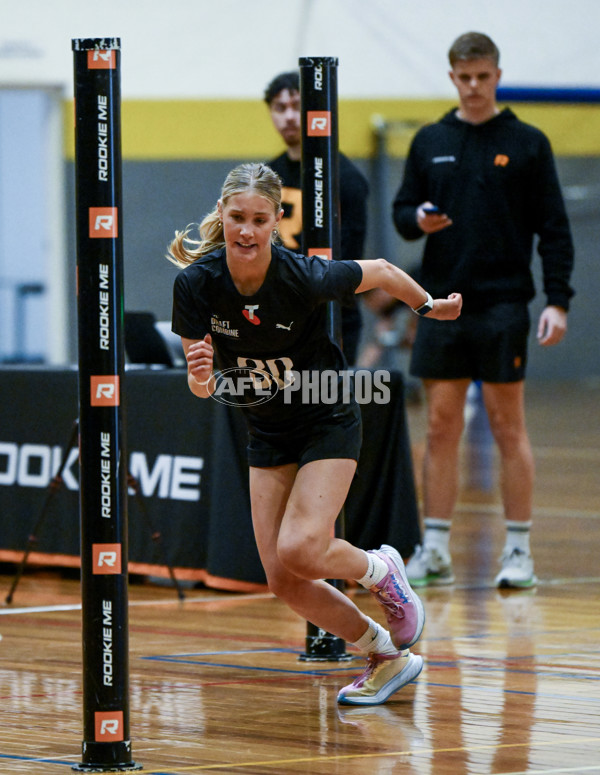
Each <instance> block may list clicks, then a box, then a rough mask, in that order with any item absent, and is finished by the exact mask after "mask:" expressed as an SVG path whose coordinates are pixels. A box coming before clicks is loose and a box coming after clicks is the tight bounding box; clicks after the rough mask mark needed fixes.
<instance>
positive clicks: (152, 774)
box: [144, 737, 600, 775]
mask: <svg viewBox="0 0 600 775" xmlns="http://www.w3.org/2000/svg"><path fill="white" fill-rule="evenodd" d="M565 743H568V745H574V744H580V743H600V737H582V738H573V739H569V740H566V741H565V740H563V739H561V740H549V741H548V742H539V743H538V742H536V743H534V744H532V743H531V742H528V743H502V744H500V745H493V744H488V745H470V746H457V747H456V748H420V749H419V750H417V751H411V750H409V751H387V752H382V753H365V754H341V755H338V756H305V757H302V758H298V759H273V760H271V761H268V760H267V761H253V762H231V761H230V762H227V764H200V765H193V766H190V767H176V768H175V769H174V770H172V775H176V773H183V772H202V771H206V770H223V769H226V768H231V767H235V768H238V767H274V766H281V765H288V766H289V765H293V764H314V763H317V762H341V761H350V760H358V759H381V758H391V757H392V756H413V757H417V756H425V755H427V756H429V755H432V754H440V753H461V752H462V753H474V752H476V751H489V750H498V749H500V748H502V749H508V748H525V747H531V746H532V745H535V747H536V748H539V747H551V746H557V745H564V744H565ZM594 767H595V768H596V769H600V765H593V767H592V769H593V768H594ZM169 769H170V768H169ZM583 769H584V768H582V767H576V768H574V769H571V770H565V769H559V770H557V769H552V770H536V771H535V775H550V773H560V772H577V771H582V770H583ZM164 772H165V768H164V767H162V768H160V769H158V770H146V769H145V770H144V773H145V775H161V773H164ZM499 775H502V773H500V774H499ZM504 775H528V773H510V774H509V773H505V774H504Z"/></svg>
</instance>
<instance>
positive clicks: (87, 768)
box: [71, 762, 143, 772]
mask: <svg viewBox="0 0 600 775" xmlns="http://www.w3.org/2000/svg"><path fill="white" fill-rule="evenodd" d="M142 768H143V765H142V764H138V763H136V762H130V763H129V764H107V765H102V764H83V763H80V764H74V765H73V766H72V767H71V769H72V770H74V771H75V772H131V771H132V770H141V769H142Z"/></svg>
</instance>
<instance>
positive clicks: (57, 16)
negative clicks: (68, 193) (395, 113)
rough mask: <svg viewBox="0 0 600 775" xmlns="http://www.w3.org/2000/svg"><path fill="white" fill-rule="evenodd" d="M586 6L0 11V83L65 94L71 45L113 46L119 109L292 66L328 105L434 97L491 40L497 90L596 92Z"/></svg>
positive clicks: (171, 3) (66, 3)
mask: <svg viewBox="0 0 600 775" xmlns="http://www.w3.org/2000/svg"><path fill="white" fill-rule="evenodd" d="M599 27H600V3H599V2H598V1H597V0H568V1H567V0H167V1H165V0H163V2H159V1H158V2H157V0H100V1H99V2H91V0H12V2H11V1H10V0H2V3H1V5H0V85H17V84H21V85H22V84H51V85H52V86H62V87H64V89H65V92H66V94H67V95H69V94H71V93H72V80H73V75H72V70H73V56H72V52H71V39H72V38H100V37H104V36H106V37H120V38H121V49H122V57H123V58H122V67H121V69H122V84H121V86H122V96H123V97H124V98H146V99H147V98H161V99H164V98H176V99H181V98H183V99H187V98H190V99H200V98H205V97H213V98H221V97H224V98H236V97H247V98H255V97H256V96H257V95H259V96H260V94H261V92H262V89H263V87H264V86H265V85H266V83H267V82H268V81H269V80H270V79H271V77H272V76H273V75H274V74H276V73H278V72H280V71H281V70H284V69H288V68H293V67H295V66H296V65H297V63H298V57H299V56H337V57H338V58H339V61H340V68H339V72H338V87H339V93H340V96H341V97H369V96H372V97H435V96H437V97H446V96H448V97H449V96H453V95H454V92H453V90H452V89H451V86H450V84H449V82H448V79H447V76H446V71H447V61H446V52H447V50H448V48H449V45H450V44H451V42H452V41H453V39H454V38H455V37H457V36H458V35H459V34H461V33H463V32H466V31H468V30H477V31H482V32H486V33H488V34H489V35H491V36H492V37H493V38H494V39H495V41H496V43H497V44H498V46H499V47H500V49H501V52H502V62H501V64H502V66H503V69H504V78H503V84H504V85H505V86H508V85H513V86H514V85H536V86H588V87H598V86H599V85H600V56H599V53H598V50H599V46H598V29H599Z"/></svg>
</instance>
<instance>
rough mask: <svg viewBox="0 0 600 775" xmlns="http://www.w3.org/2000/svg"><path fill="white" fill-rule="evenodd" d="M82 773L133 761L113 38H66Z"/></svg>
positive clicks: (130, 765)
mask: <svg viewBox="0 0 600 775" xmlns="http://www.w3.org/2000/svg"><path fill="white" fill-rule="evenodd" d="M72 48H73V56H74V77H75V195H76V222H77V312H78V337H79V466H80V487H79V504H80V522H81V602H82V641H83V746H82V753H83V755H82V761H81V763H80V764H78V765H75V766H74V767H73V769H74V770H77V771H83V772H121V771H124V770H137V769H141V764H136V763H135V762H134V761H133V760H132V758H131V756H132V750H131V740H130V736H129V630H128V611H127V558H128V553H127V463H126V460H127V454H126V443H125V433H124V428H125V423H124V416H123V415H124V407H123V404H122V401H121V396H122V387H123V373H124V361H125V358H124V344H123V218H122V201H121V104H120V103H121V91H120V53H121V52H120V40H119V39H118V38H94V39H75V40H73V41H72Z"/></svg>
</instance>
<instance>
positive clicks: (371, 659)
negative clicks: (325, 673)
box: [337, 651, 423, 705]
mask: <svg viewBox="0 0 600 775" xmlns="http://www.w3.org/2000/svg"><path fill="white" fill-rule="evenodd" d="M422 669H423V658H422V657H420V656H417V655H416V654H411V653H410V652H409V651H407V652H404V654H403V653H402V652H398V653H397V654H391V655H384V654H369V656H368V657H367V666H366V668H365V671H364V672H363V673H362V675H359V676H358V678H355V680H354V681H353V682H352V683H351V684H348V686H344V688H343V689H340V691H339V693H338V697H337V701H338V702H339V703H340V705H381V703H382V702H385V701H386V700H387V699H388V698H389V697H390V696H391V695H392V694H393V693H394V692H397V691H398V690H399V689H402V687H403V686H406V685H407V684H409V683H411V682H412V681H414V680H415V678H416V677H417V676H418V675H419V673H420V672H421V670H422Z"/></svg>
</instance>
